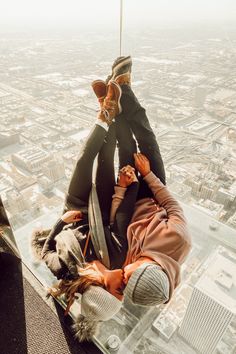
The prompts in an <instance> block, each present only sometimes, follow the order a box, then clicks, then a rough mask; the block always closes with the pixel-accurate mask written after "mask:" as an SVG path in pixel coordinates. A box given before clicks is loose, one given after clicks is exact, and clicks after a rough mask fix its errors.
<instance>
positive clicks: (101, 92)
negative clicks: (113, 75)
mask: <svg viewBox="0 0 236 354" xmlns="http://www.w3.org/2000/svg"><path fill="white" fill-rule="evenodd" d="M91 86H92V88H93V91H94V93H95V95H96V96H97V98H98V102H99V104H100V108H102V105H103V102H104V99H105V97H106V95H107V85H106V83H105V81H103V80H95V81H93V82H92V84H91Z"/></svg>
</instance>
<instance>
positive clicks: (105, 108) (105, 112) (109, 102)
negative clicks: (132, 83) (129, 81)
mask: <svg viewBox="0 0 236 354" xmlns="http://www.w3.org/2000/svg"><path fill="white" fill-rule="evenodd" d="M121 94H122V91H121V88H120V86H119V85H118V84H117V83H116V82H115V81H112V80H111V81H109V84H108V85H107V95H106V97H105V99H104V101H103V105H102V110H101V114H100V116H99V118H100V119H102V120H103V121H105V122H106V123H107V124H108V125H109V124H111V123H112V121H113V119H114V118H115V117H116V116H117V115H118V114H120V113H121V112H122V108H121V105H120V98H121Z"/></svg>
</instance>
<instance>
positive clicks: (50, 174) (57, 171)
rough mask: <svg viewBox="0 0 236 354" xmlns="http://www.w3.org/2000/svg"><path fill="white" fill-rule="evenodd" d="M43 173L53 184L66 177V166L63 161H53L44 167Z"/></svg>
mask: <svg viewBox="0 0 236 354" xmlns="http://www.w3.org/2000/svg"><path fill="white" fill-rule="evenodd" d="M42 172H43V173H44V174H45V176H46V177H47V178H49V179H50V180H51V181H53V182H57V181H59V180H60V179H62V178H63V177H65V166H64V162H63V161H59V160H51V161H49V162H47V163H46V164H44V165H43V167H42Z"/></svg>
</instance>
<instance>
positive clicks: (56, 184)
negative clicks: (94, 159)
mask: <svg viewBox="0 0 236 354" xmlns="http://www.w3.org/2000/svg"><path fill="white" fill-rule="evenodd" d="M119 23H120V2H119V1H115V0H101V1H99V2H98V1H92V0H87V1H74V0H71V1H69V2H68V1H67V2H66V1H56V0H51V1H46V0H42V1H40V2H39V1H30V0H27V1H26V0H23V1H13V0H9V1H7V2H5V3H3V2H2V3H1V4H0V118H1V129H0V195H1V198H2V202H3V205H4V207H5V209H6V211H7V215H8V218H9V221H10V224H11V226H12V229H13V231H14V234H15V238H16V242H17V245H18V248H19V251H20V253H21V255H22V259H23V261H24V262H25V264H26V265H27V266H28V267H29V268H30V269H31V271H32V272H33V273H34V274H35V275H36V277H37V278H39V279H40V281H42V283H44V284H47V285H51V284H52V282H54V281H55V278H54V277H53V276H52V275H51V274H50V272H49V270H48V269H47V268H46V266H45V265H43V264H40V265H39V264H36V263H35V262H34V260H33V258H32V255H31V253H30V250H29V239H30V235H31V233H32V230H33V228H35V226H37V227H43V228H50V227H52V225H53V224H54V222H55V221H56V220H57V218H58V217H59V215H61V211H62V207H63V202H64V195H65V192H66V191H67V187H68V183H69V179H70V176H71V173H72V171H73V168H74V166H75V163H76V161H77V157H78V151H79V149H80V147H81V146H82V144H83V142H84V139H85V138H86V136H87V135H88V133H89V129H90V128H91V126H92V125H93V124H94V120H95V117H96V114H97V110H98V103H97V101H96V97H95V95H94V93H93V91H92V88H91V82H92V81H93V80H95V79H103V80H104V79H105V78H106V77H107V75H108V74H110V71H111V65H112V63H113V61H114V59H115V58H116V57H117V56H118V55H119V43H120V37H119V30H120V29H119ZM122 54H123V55H131V56H132V60H133V66H132V88H133V90H134V92H135V94H136V96H137V97H138V99H139V100H140V102H141V104H142V105H143V106H144V107H145V108H146V111H147V115H148V117H149V119H150V122H151V126H152V128H153V130H154V132H155V134H156V136H157V141H158V143H159V145H160V149H161V153H162V156H163V160H164V164H165V168H166V176H167V185H168V187H169V189H170V190H171V192H172V193H173V195H174V196H175V197H176V198H177V199H178V201H179V202H180V204H181V206H182V207H183V209H184V213H185V215H186V217H187V220H188V223H189V228H190V231H191V235H192V238H193V247H192V250H191V252H190V254H189V256H188V258H187V260H186V261H185V263H184V264H183V266H182V282H181V284H180V286H179V287H178V288H177V290H176V292H175V295H174V297H173V299H172V300H171V301H170V303H168V304H167V305H162V306H158V307H155V308H150V309H148V310H147V309H146V308H145V309H144V308H139V307H137V306H134V305H132V304H131V303H129V302H128V301H125V303H124V306H123V307H122V310H121V311H120V313H119V314H118V315H116V317H115V318H114V319H112V320H110V321H108V322H106V323H104V324H103V325H102V326H101V330H100V332H99V335H98V338H97V339H98V341H99V343H100V344H99V345H100V346H101V348H102V350H104V352H106V353H112V352H116V353H120V354H123V353H137V354H140V353H143V354H154V353H155V354H157V353H159V354H165V353H168V354H174V353H177V354H178V353H182V354H197V353H202V354H210V353H214V354H226V353H227V354H233V353H235V350H236V345H235V333H236V311H235V309H236V298H235V287H236V278H235V274H236V2H235V1H233V0H232V1H230V0H228V1H227V0H225V1H219V0H216V1H214V0H206V1H203V0H199V1H193V0H184V1H183V0H179V1H174V0H172V1H170V0H169V1H167V0H166V1H157V0H147V1H142V2H141V1H139V0H136V1H135V0H124V1H123V36H122ZM117 166H118V161H116V167H117ZM6 232H8V231H6ZM207 311H209V312H207ZM222 318H224V319H225V320H224V321H222ZM192 319H194V321H193V320H192ZM211 323H214V326H212V325H211ZM203 324H204V325H203ZM202 326H203V327H202ZM201 328H203V330H202V332H201V330H200V329H201ZM198 329H199V330H198ZM216 334H217V335H216ZM110 336H113V337H112V338H113V340H114V341H115V342H116V345H117V347H116V349H115V350H114V348H113V349H112V348H110V347H109V345H108V339H109V338H110Z"/></svg>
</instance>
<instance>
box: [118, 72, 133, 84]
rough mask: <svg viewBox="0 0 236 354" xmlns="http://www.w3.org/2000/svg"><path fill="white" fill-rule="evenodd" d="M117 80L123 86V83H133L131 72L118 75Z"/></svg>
mask: <svg viewBox="0 0 236 354" xmlns="http://www.w3.org/2000/svg"><path fill="white" fill-rule="evenodd" d="M115 82H116V83H117V84H118V85H120V86H122V85H129V86H130V85H131V75H130V73H125V74H121V75H119V76H117V77H116V78H115Z"/></svg>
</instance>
